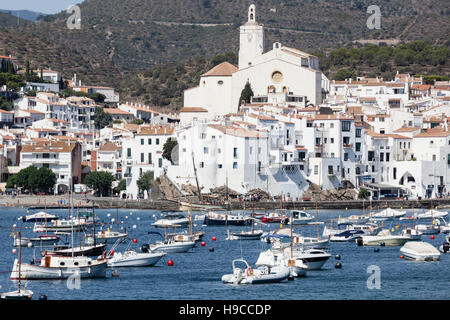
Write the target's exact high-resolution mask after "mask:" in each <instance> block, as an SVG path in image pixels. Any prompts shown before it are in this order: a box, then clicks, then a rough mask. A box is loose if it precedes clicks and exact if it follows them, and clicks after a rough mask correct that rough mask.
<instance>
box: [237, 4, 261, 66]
mask: <svg viewBox="0 0 450 320" xmlns="http://www.w3.org/2000/svg"><path fill="white" fill-rule="evenodd" d="M263 50H264V29H263V26H262V25H258V24H257V23H256V7H255V5H254V4H252V5H250V7H249V8H248V21H247V22H246V23H245V24H244V25H242V26H241V28H240V41H239V70H240V69H244V68H247V67H249V66H251V65H252V60H253V59H254V58H255V57H258V56H260V55H262V54H263Z"/></svg>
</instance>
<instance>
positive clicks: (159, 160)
mask: <svg viewBox="0 0 450 320" xmlns="http://www.w3.org/2000/svg"><path fill="white" fill-rule="evenodd" d="M158 167H160V168H161V167H162V158H159V159H158Z"/></svg>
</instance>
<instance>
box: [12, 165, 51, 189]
mask: <svg viewBox="0 0 450 320" xmlns="http://www.w3.org/2000/svg"><path fill="white" fill-rule="evenodd" d="M56 181H57V179H56V175H55V174H54V172H53V171H52V170H50V169H49V168H45V167H41V168H39V169H37V168H36V167H35V166H30V167H28V168H25V169H22V170H20V171H19V172H18V173H17V174H15V175H13V176H10V177H9V178H8V181H7V182H6V186H7V187H8V188H15V187H16V188H19V187H21V188H24V189H25V190H30V191H32V192H34V193H37V192H43V193H46V194H48V193H51V188H53V187H54V185H55V184H56Z"/></svg>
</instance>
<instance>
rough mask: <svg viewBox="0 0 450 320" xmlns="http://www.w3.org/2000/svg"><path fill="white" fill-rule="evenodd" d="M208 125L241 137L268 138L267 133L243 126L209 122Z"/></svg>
mask: <svg viewBox="0 0 450 320" xmlns="http://www.w3.org/2000/svg"><path fill="white" fill-rule="evenodd" d="M208 127H211V128H214V129H216V130H219V131H221V132H223V133H225V134H229V135H232V136H235V137H241V138H267V135H265V134H261V133H260V132H258V131H256V130H247V129H244V128H242V127H234V126H224V125H219V124H209V125H208Z"/></svg>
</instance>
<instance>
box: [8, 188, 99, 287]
mask: <svg viewBox="0 0 450 320" xmlns="http://www.w3.org/2000/svg"><path fill="white" fill-rule="evenodd" d="M71 194H72V197H73V192H72V190H71ZM72 203H73V202H72ZM74 229H75V228H74V225H72V232H71V236H72V248H71V249H70V250H71V254H70V255H64V256H62V255H59V254H53V255H50V254H47V252H45V253H44V254H43V257H42V259H41V264H40V265H35V264H22V263H19V262H18V260H17V259H16V260H15V261H14V265H13V270H12V272H11V276H10V279H11V280H19V279H28V280H42V279H67V278H69V277H72V276H77V277H78V278H80V279H84V278H104V277H106V268H107V262H106V259H105V257H104V256H102V257H100V258H98V259H91V258H89V257H86V256H76V255H75V250H74V242H73V241H74V239H73V238H74Z"/></svg>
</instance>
